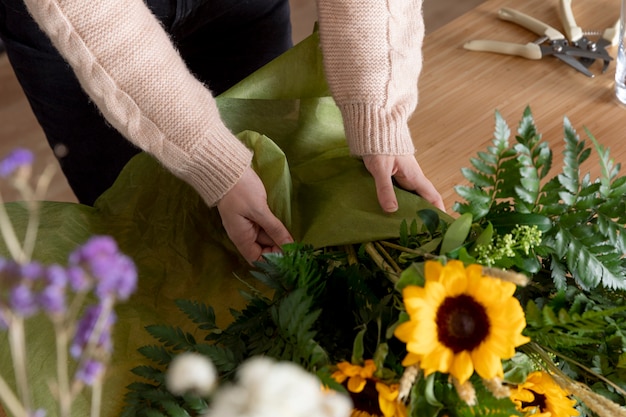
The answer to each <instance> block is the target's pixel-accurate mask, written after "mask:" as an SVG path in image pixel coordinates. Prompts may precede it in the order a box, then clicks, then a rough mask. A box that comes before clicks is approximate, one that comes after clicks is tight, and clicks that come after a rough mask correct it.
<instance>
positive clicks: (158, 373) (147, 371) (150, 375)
mask: <svg viewBox="0 0 626 417" xmlns="http://www.w3.org/2000/svg"><path fill="white" fill-rule="evenodd" d="M131 372H132V373H133V374H135V375H137V376H140V377H142V378H144V379H147V380H150V381H154V382H156V383H159V384H161V383H163V381H164V380H165V377H164V375H163V371H162V370H160V369H157V368H155V367H153V366H145V365H142V366H136V367H134V368H133V369H131Z"/></svg>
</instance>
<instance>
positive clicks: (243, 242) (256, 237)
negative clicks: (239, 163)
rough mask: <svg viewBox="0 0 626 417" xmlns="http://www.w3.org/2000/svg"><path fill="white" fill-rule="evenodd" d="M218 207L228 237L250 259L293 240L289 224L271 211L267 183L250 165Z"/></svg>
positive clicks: (275, 249)
mask: <svg viewBox="0 0 626 417" xmlns="http://www.w3.org/2000/svg"><path fill="white" fill-rule="evenodd" d="M217 209H218V211H219V213H220V216H221V217H222V224H223V225H224V229H226V233H227V234H228V237H229V238H230V240H231V241H232V242H233V243H234V245H235V246H236V247H237V249H238V250H239V252H240V253H241V255H242V256H243V257H244V258H246V260H247V261H248V262H250V263H252V262H254V261H258V260H260V259H261V255H262V254H264V253H268V252H280V248H281V246H282V245H284V244H286V243H291V242H293V238H292V237H291V234H290V233H289V231H288V230H287V228H286V227H285V226H284V225H283V224H282V222H281V221H280V220H279V219H278V218H277V217H276V216H274V214H273V213H272V212H271V210H270V208H269V206H268V205H267V193H266V192H265V187H264V186H263V183H262V182H261V179H260V178H259V177H258V176H257V174H256V173H255V172H254V170H253V169H252V168H250V167H248V168H247V169H246V171H245V172H244V174H243V175H242V177H241V178H240V179H239V181H238V182H237V184H235V186H234V187H233V188H232V189H231V190H230V191H229V192H228V193H226V195H224V197H222V199H221V200H220V201H219V202H218V203H217Z"/></svg>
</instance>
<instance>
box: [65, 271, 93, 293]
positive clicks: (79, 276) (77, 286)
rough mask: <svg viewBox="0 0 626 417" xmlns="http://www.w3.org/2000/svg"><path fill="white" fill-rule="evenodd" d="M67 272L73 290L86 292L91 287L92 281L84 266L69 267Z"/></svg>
mask: <svg viewBox="0 0 626 417" xmlns="http://www.w3.org/2000/svg"><path fill="white" fill-rule="evenodd" d="M66 272H67V280H68V282H69V284H70V287H71V288H72V290H74V291H76V292H84V291H88V290H89V289H90V287H91V284H92V282H91V280H90V279H89V277H88V276H87V274H86V273H85V270H84V269H83V268H81V267H79V266H75V265H74V266H70V267H69V268H67V270H66Z"/></svg>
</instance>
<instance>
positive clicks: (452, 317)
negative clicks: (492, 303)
mask: <svg viewBox="0 0 626 417" xmlns="http://www.w3.org/2000/svg"><path fill="white" fill-rule="evenodd" d="M489 327H490V325H489V317H488V316H487V312H486V311H485V307H483V306H482V304H480V303H478V302H477V301H476V300H474V298H472V297H471V296H469V295H466V294H461V295H459V296H456V297H447V298H446V299H445V300H444V301H443V303H441V305H440V306H439V309H438V310H437V332H438V333H437V335H438V337H439V341H440V342H441V343H442V344H444V345H445V346H447V347H448V348H450V349H451V350H452V351H453V352H454V353H455V354H456V353H459V352H462V351H464V350H468V351H471V350H473V349H475V348H476V347H478V345H480V343H481V342H482V341H484V340H485V339H486V338H487V336H488V335H489Z"/></svg>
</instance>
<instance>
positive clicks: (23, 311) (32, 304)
mask: <svg viewBox="0 0 626 417" xmlns="http://www.w3.org/2000/svg"><path fill="white" fill-rule="evenodd" d="M9 305H10V307H11V310H13V312H14V313H15V314H17V315H19V316H22V317H29V316H32V315H33V314H35V313H36V312H37V298H36V297H35V294H33V292H32V291H31V289H30V288H29V287H28V286H27V285H24V284H19V285H17V286H15V287H14V288H13V289H12V290H11V291H10V294H9Z"/></svg>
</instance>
